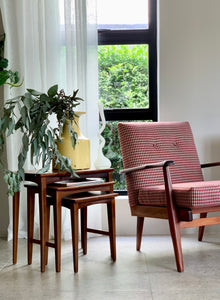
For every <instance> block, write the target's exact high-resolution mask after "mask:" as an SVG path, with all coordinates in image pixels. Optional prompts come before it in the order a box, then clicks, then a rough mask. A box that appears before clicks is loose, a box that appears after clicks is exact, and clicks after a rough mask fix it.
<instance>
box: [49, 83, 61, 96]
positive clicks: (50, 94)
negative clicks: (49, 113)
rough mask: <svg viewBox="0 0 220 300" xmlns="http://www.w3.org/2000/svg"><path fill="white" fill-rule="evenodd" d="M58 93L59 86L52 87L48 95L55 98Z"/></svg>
mask: <svg viewBox="0 0 220 300" xmlns="http://www.w3.org/2000/svg"><path fill="white" fill-rule="evenodd" d="M57 91H58V84H56V85H54V86H52V87H51V88H49V90H48V92H47V94H48V96H49V97H54V96H55V95H56V94H57Z"/></svg>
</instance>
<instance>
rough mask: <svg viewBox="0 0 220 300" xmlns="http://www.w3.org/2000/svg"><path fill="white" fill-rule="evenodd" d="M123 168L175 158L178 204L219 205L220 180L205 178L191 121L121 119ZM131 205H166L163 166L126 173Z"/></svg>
mask: <svg viewBox="0 0 220 300" xmlns="http://www.w3.org/2000/svg"><path fill="white" fill-rule="evenodd" d="M118 131H119V137H120V144H121V151H122V156H123V163H124V168H132V167H135V166H140V165H142V164H150V163H157V162H160V161H164V160H173V161H174V162H175V165H174V166H171V167H170V172H171V179H172V183H173V191H174V196H175V200H176V203H177V205H178V206H182V207H189V208H192V207H201V206H208V205H210V204H212V205H220V181H211V182H205V181H204V179H203V175H202V171H201V167H200V162H199V158H198V155H197V151H196V147H195V143H194V139H193V135H192V131H191V128H190V125H189V123H188V122H172V123H171V122H170V123H163V122H160V123H154V122H152V123H147V122H137V123H133V122H132V123H119V124H118ZM126 181H127V189H128V196H129V202H130V205H131V206H134V205H137V204H144V205H156V206H157V205H159V206H165V205H166V196H165V189H164V185H163V184H164V178H163V172H162V168H157V169H150V170H141V171H138V172H133V173H129V174H126Z"/></svg>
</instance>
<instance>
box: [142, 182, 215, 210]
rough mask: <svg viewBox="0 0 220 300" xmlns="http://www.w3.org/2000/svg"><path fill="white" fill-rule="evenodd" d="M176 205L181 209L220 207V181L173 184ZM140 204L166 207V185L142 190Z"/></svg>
mask: <svg viewBox="0 0 220 300" xmlns="http://www.w3.org/2000/svg"><path fill="white" fill-rule="evenodd" d="M173 192H174V197H175V200H176V204H177V206H179V207H187V208H198V207H206V206H210V205H212V206H217V205H220V181H200V182H189V183H187V182H186V183H176V184H173ZM138 202H139V203H140V204H143V205H158V206H166V195H165V187H164V185H159V186H154V187H150V188H141V189H140V190H139V194H138Z"/></svg>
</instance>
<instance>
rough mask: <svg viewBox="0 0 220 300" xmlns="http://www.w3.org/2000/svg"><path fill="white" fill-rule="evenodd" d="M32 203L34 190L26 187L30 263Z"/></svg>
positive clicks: (32, 230)
mask: <svg viewBox="0 0 220 300" xmlns="http://www.w3.org/2000/svg"><path fill="white" fill-rule="evenodd" d="M34 205H35V192H34V191H33V190H32V189H30V188H28V190H27V227H28V230H27V232H28V237H27V238H28V243H27V245H28V264H29V265H31V264H32V253H33V243H32V239H33V237H34Z"/></svg>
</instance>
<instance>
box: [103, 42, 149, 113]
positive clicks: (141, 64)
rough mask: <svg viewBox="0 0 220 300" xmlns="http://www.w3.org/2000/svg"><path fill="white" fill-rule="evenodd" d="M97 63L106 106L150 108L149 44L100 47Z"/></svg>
mask: <svg viewBox="0 0 220 300" xmlns="http://www.w3.org/2000/svg"><path fill="white" fill-rule="evenodd" d="M98 64H99V100H100V101H101V102H102V103H104V107H105V108H149V84H148V45H114V46H112V45H110V46H99V47H98Z"/></svg>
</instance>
